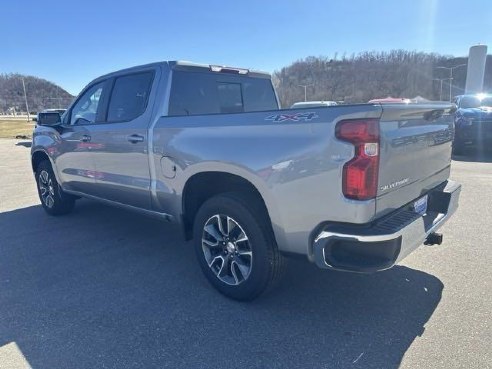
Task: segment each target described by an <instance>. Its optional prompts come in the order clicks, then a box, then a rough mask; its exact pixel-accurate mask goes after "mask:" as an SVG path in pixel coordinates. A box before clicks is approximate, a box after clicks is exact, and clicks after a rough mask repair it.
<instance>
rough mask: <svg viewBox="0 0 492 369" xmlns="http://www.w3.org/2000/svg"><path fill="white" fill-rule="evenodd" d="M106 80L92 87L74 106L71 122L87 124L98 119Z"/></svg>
mask: <svg viewBox="0 0 492 369" xmlns="http://www.w3.org/2000/svg"><path fill="white" fill-rule="evenodd" d="M104 84H105V82H100V83H97V84H95V85H94V86H92V87H90V88H89V89H88V90H87V91H86V92H85V93H84V94H83V95H82V97H81V98H80V99H79V100H78V101H77V103H76V104H75V106H74V107H73V108H72V113H71V117H70V124H71V125H73V124H87V123H94V122H95V121H96V115H97V108H98V107H99V101H100V99H101V94H102V92H103V88H104Z"/></svg>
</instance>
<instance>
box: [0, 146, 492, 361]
mask: <svg viewBox="0 0 492 369" xmlns="http://www.w3.org/2000/svg"><path fill="white" fill-rule="evenodd" d="M456 159H457V160H455V161H454V162H453V169H452V178H453V179H454V180H457V181H459V182H461V183H462V184H463V190H462V195H461V202H460V208H459V210H458V213H457V214H456V215H455V217H454V218H453V219H451V220H450V222H449V223H447V224H446V225H445V227H444V228H443V229H442V231H443V233H444V244H443V245H442V246H434V247H422V248H420V249H419V250H418V251H416V252H415V253H414V254H412V255H410V256H409V257H408V258H407V259H406V260H405V261H404V262H403V263H402V264H401V265H400V266H397V267H395V268H393V269H391V270H389V271H386V272H381V273H377V274H373V275H352V274H344V273H336V272H330V271H324V270H319V269H317V268H316V267H315V266H314V265H311V264H309V263H308V262H305V261H303V260H291V262H290V265H289V269H288V271H287V275H286V278H285V279H284V280H283V282H282V284H281V285H280V286H279V288H278V289H276V290H275V291H273V292H272V293H270V294H269V295H267V296H264V297H262V298H260V299H259V300H256V301H254V302H252V303H238V302H234V301H231V300H228V299H226V298H224V297H222V296H221V295H220V294H218V293H217V292H216V291H215V290H214V289H212V288H211V287H210V286H209V285H208V283H207V281H206V280H205V278H204V277H202V275H201V271H200V270H199V267H198V265H197V263H196V262H195V259H194V254H193V252H192V248H191V244H190V243H184V242H183V241H182V239H181V236H180V233H179V232H178V230H177V229H176V228H175V227H173V226H172V225H170V224H166V223H162V222H160V221H157V220H154V219H150V218H145V217H142V216H140V215H136V214H133V213H129V212H125V211H122V210H118V209H114V208H110V207H106V206H103V205H100V204H98V203H95V202H92V201H88V200H80V201H79V202H78V204H77V207H76V209H75V211H74V212H73V213H72V214H70V215H68V216H65V217H59V218H53V217H49V216H47V215H45V213H44V212H43V210H42V208H41V206H40V205H39V201H38V199H37V195H36V189H35V183H34V181H33V177H32V173H31V170H30V163H29V143H28V142H22V141H16V140H0V173H1V174H0V180H1V182H0V183H1V185H0V368H10V367H28V366H29V365H30V366H32V367H33V368H153V367H159V368H167V367H169V368H338V367H339V368H398V367H402V368H486V367H489V368H490V367H492V364H491V363H492V350H491V349H490V347H491V342H492V317H491V307H492V294H491V291H492V282H491V281H492V229H491V227H492V154H487V155H483V156H476V155H469V156H465V157H459V158H456Z"/></svg>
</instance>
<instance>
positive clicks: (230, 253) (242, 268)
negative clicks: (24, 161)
mask: <svg viewBox="0 0 492 369" xmlns="http://www.w3.org/2000/svg"><path fill="white" fill-rule="evenodd" d="M202 250H203V254H204V256H205V260H206V261H207V264H208V266H209V268H210V269H211V270H212V272H213V273H214V274H215V275H216V276H217V278H218V279H219V280H221V281H222V282H224V283H226V284H228V285H233V286H236V285H239V284H241V283H243V282H244V281H245V280H247V279H248V277H249V275H250V273H251V267H252V265H253V252H252V249H251V244H250V241H249V238H248V236H247V235H246V232H245V231H244V229H243V228H242V227H241V226H240V225H239V223H238V222H237V221H236V220H234V219H233V218H231V217H230V216H227V215H222V214H216V215H213V216H212V217H210V218H209V219H208V220H207V221H206V222H205V225H204V227H203V233H202Z"/></svg>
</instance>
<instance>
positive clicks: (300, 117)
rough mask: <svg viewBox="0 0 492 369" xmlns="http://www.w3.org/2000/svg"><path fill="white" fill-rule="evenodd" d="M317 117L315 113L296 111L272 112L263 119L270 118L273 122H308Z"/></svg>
mask: <svg viewBox="0 0 492 369" xmlns="http://www.w3.org/2000/svg"><path fill="white" fill-rule="evenodd" d="M316 118H318V115H317V114H316V113H312V112H309V113H296V114H274V115H269V116H268V117H266V118H265V120H271V121H274V122H285V121H291V122H300V121H304V122H309V121H311V120H313V119H316Z"/></svg>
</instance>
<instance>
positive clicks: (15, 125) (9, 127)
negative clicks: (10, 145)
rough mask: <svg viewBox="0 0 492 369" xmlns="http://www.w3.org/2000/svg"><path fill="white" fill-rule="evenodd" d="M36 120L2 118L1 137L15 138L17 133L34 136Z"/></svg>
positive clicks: (0, 119)
mask: <svg viewBox="0 0 492 369" xmlns="http://www.w3.org/2000/svg"><path fill="white" fill-rule="evenodd" d="M34 124H35V122H32V121H31V122H28V121H27V120H26V119H25V118H24V119H23V120H17V119H2V118H0V138H15V136H17V135H25V136H29V137H32V131H33V129H34Z"/></svg>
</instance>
